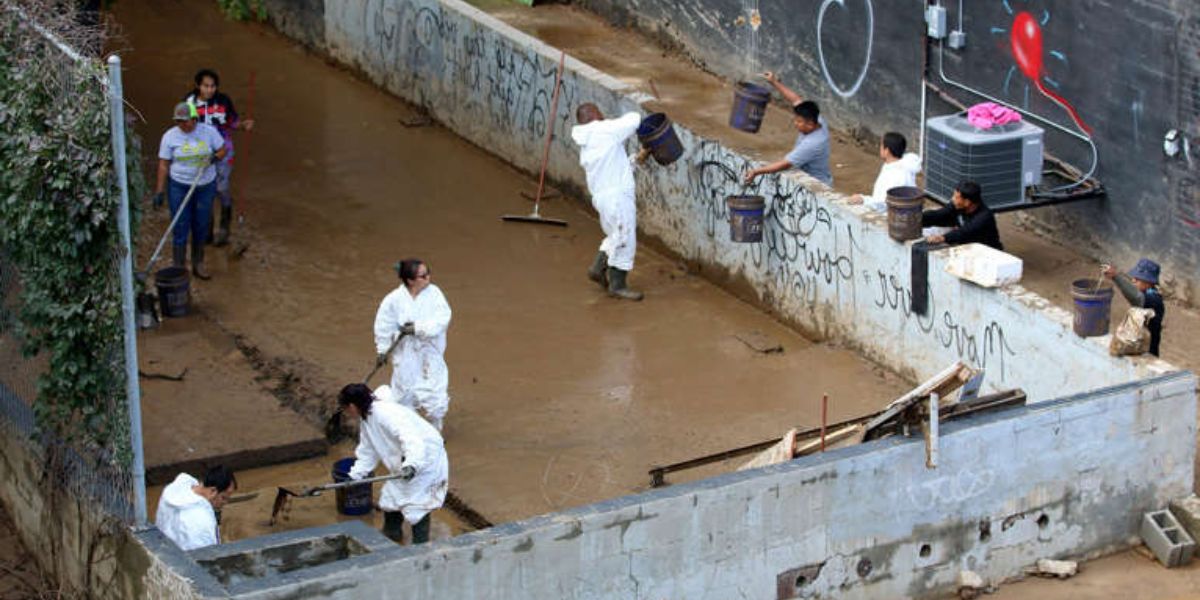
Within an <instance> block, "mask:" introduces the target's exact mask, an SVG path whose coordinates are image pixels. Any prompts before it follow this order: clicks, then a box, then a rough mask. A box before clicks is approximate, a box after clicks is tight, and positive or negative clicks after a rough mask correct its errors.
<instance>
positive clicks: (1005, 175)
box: [925, 113, 1043, 210]
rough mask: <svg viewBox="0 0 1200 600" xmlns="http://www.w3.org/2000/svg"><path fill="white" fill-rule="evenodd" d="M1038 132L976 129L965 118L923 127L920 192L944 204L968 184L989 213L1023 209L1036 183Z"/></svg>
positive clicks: (1026, 127) (1020, 125)
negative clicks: (975, 186)
mask: <svg viewBox="0 0 1200 600" xmlns="http://www.w3.org/2000/svg"><path fill="white" fill-rule="evenodd" d="M1042 137H1043V131H1042V129H1041V128H1039V127H1037V126H1036V125H1032V124H1030V123H1028V122H1026V121H1018V122H1016V123H1008V124H1006V125H997V126H995V127H992V128H991V129H977V128H976V127H975V126H974V125H971V123H970V122H969V121H967V117H966V114H965V113H959V114H954V115H946V116H942V117H934V118H932V119H929V120H928V121H926V122H925V142H926V148H925V152H926V154H927V156H926V157H925V189H926V191H927V192H929V194H930V195H932V196H933V197H935V198H937V199H939V200H941V201H943V202H949V201H950V198H951V197H952V196H953V195H954V186H955V185H957V184H958V182H960V181H964V180H970V181H974V182H976V183H978V184H979V186H980V187H981V188H982V189H983V203H984V204H986V205H987V206H988V208H991V209H992V210H997V209H999V210H1005V209H1011V208H1014V207H1016V206H1017V205H1021V204H1026V203H1027V200H1026V197H1025V190H1026V189H1027V188H1029V187H1030V186H1034V185H1038V184H1040V183H1041V182H1042V159H1043V157H1042Z"/></svg>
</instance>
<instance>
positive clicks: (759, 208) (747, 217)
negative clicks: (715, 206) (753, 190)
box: [725, 196, 767, 243]
mask: <svg viewBox="0 0 1200 600" xmlns="http://www.w3.org/2000/svg"><path fill="white" fill-rule="evenodd" d="M725 203H726V204H728V205H729V239H731V240H733V241H735V242H740V243H755V242H761V241H762V233H763V209H764V207H766V204H767V203H766V200H763V197H762V196H729V197H727V198H725Z"/></svg>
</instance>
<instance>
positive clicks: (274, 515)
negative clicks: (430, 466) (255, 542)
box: [268, 473, 401, 526]
mask: <svg viewBox="0 0 1200 600" xmlns="http://www.w3.org/2000/svg"><path fill="white" fill-rule="evenodd" d="M400 477H401V475H400V473H392V474H390V475H380V476H379V477H367V478H365V479H356V480H351V481H342V482H340V483H326V484H324V485H317V486H308V487H304V488H301V489H300V491H298V492H297V491H292V490H289V489H287V488H285V487H281V488H279V491H277V492H275V504H274V506H272V507H271V520H270V521H269V522H268V525H272V526H274V525H275V521H276V519H278V518H279V513H280V512H281V511H282V510H283V507H284V506H287V502H288V497H289V496H294V497H296V498H312V497H315V496H320V495H321V493H322V492H326V491H329V490H336V489H339V488H344V487H350V486H352V485H365V484H371V483H375V482H376V481H388V480H391V479H399V478H400Z"/></svg>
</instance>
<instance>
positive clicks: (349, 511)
mask: <svg viewBox="0 0 1200 600" xmlns="http://www.w3.org/2000/svg"><path fill="white" fill-rule="evenodd" d="M353 466H354V459H353V458H343V459H341V460H339V461H337V462H335V463H333V471H332V473H333V482H334V483H341V482H343V481H350V467H353ZM334 492H336V493H337V509H338V512H340V513H342V514H343V515H350V516H352V517H356V516H359V515H365V514H367V513H369V512H371V484H369V483H364V484H361V485H351V486H346V487H344V488H338V489H336V490H334Z"/></svg>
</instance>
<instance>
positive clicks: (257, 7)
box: [217, 0, 267, 21]
mask: <svg viewBox="0 0 1200 600" xmlns="http://www.w3.org/2000/svg"><path fill="white" fill-rule="evenodd" d="M217 5H218V6H220V7H221V12H223V13H225V16H226V17H229V18H230V19H233V20H235V21H246V20H248V19H254V20H257V21H264V20H266V18H267V8H266V7H265V6H263V0H217Z"/></svg>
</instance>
